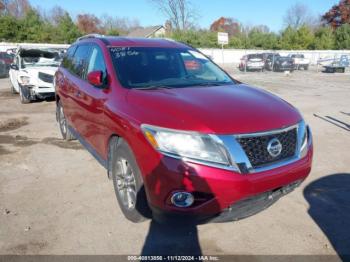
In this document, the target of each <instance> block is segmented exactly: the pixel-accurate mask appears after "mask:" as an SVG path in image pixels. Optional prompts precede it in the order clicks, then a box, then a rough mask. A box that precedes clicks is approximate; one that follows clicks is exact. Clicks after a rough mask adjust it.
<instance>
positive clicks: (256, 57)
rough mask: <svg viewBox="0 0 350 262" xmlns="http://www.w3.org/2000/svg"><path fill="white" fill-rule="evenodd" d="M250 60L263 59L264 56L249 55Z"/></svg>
mask: <svg viewBox="0 0 350 262" xmlns="http://www.w3.org/2000/svg"><path fill="white" fill-rule="evenodd" d="M248 59H263V55H260V54H253V55H248Z"/></svg>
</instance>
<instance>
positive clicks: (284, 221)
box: [0, 69, 350, 255]
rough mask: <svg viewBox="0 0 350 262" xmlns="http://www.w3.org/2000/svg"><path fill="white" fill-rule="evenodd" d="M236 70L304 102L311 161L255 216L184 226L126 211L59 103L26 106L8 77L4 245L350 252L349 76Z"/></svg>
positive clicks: (13, 248) (0, 130)
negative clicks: (61, 120)
mask: <svg viewBox="0 0 350 262" xmlns="http://www.w3.org/2000/svg"><path fill="white" fill-rule="evenodd" d="M229 71H230V72H231V71H232V72H231V73H233V75H234V77H235V78H237V79H239V80H241V81H243V82H246V83H249V84H252V85H255V86H260V87H262V88H264V89H267V90H269V91H272V92H273V93H275V94H277V95H279V96H281V97H282V98H284V99H285V100H287V101H289V102H290V103H292V104H294V105H295V106H297V107H298V108H299V109H300V110H301V112H302V114H303V115H304V117H305V119H306V120H307V122H308V123H309V124H310V125H311V128H312V130H313V135H314V144H315V157H314V165H313V170H312V173H311V175H310V176H309V178H308V179H307V180H306V181H305V182H304V184H303V185H302V186H301V187H300V188H298V189H297V190H295V191H294V192H293V193H291V194H290V195H288V196H287V197H284V198H282V199H281V200H280V201H279V202H277V203H276V204H275V205H274V206H272V207H271V208H269V209H268V210H266V211H264V212H262V213H260V214H258V215H256V216H253V217H251V218H248V219H245V220H242V221H239V222H235V223H224V224H207V225H200V226H197V227H181V228H176V227H175V228H174V227H167V226H159V225H157V224H155V223H152V222H150V221H148V222H144V223H142V224H132V223H130V222H128V221H127V220H126V219H124V217H123V215H122V213H121V212H120V210H119V208H118V207H117V201H116V199H115V195H114V191H113V186H112V183H111V182H110V181H109V180H108V179H107V175H106V171H105V170H104V169H103V168H102V167H101V166H100V165H99V164H98V163H97V161H95V160H94V159H93V157H92V156H90V155H89V153H88V152H87V151H85V150H84V149H83V148H82V146H80V144H79V143H78V142H72V143H66V142H63V141H62V140H61V139H60V135H59V129H58V125H57V124H56V121H55V113H54V112H55V103H54V102H40V103H32V104H28V105H21V104H20V102H19V98H18V96H17V95H12V94H11V93H10V86H9V81H8V79H1V80H0V212H1V213H0V254H157V253H159V252H162V251H164V250H166V251H168V252H170V253H175V252H178V253H182V254H188V252H195V253H202V254H208V255H210V254H322V255H324V254H340V255H341V254H344V253H347V254H350V179H349V178H350V167H349V162H350V153H349V151H350V126H349V125H350V75H349V74H322V73H316V72H315V71H307V72H306V71H299V72H295V73H293V74H292V75H291V76H285V75H284V74H283V73H271V72H265V73H240V72H238V71H237V70H236V69H234V70H229ZM314 114H316V115H318V116H320V117H322V118H320V117H316V116H315V115H314ZM305 188H306V190H304V189H305Z"/></svg>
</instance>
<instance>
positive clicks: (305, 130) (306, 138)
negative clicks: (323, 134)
mask: <svg viewBox="0 0 350 262" xmlns="http://www.w3.org/2000/svg"><path fill="white" fill-rule="evenodd" d="M298 132H299V139H300V151H299V155H300V158H303V157H305V156H306V154H307V151H308V147H309V144H310V143H311V131H310V128H309V127H308V126H307V125H306V124H305V123H304V122H302V123H300V124H299V130H298Z"/></svg>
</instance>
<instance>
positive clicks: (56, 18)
mask: <svg viewBox="0 0 350 262" xmlns="http://www.w3.org/2000/svg"><path fill="white" fill-rule="evenodd" d="M66 14H67V11H66V10H64V9H63V8H62V7H60V6H57V5H56V6H54V7H53V8H52V9H51V10H50V12H49V17H50V22H51V23H52V24H53V25H58V24H59V23H60V21H61V20H62V17H64V16H65V15H66Z"/></svg>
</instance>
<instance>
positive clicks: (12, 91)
mask: <svg viewBox="0 0 350 262" xmlns="http://www.w3.org/2000/svg"><path fill="white" fill-rule="evenodd" d="M11 93H12V94H17V93H18V92H17V91H16V89H15V87H14V86H13V84H11Z"/></svg>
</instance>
